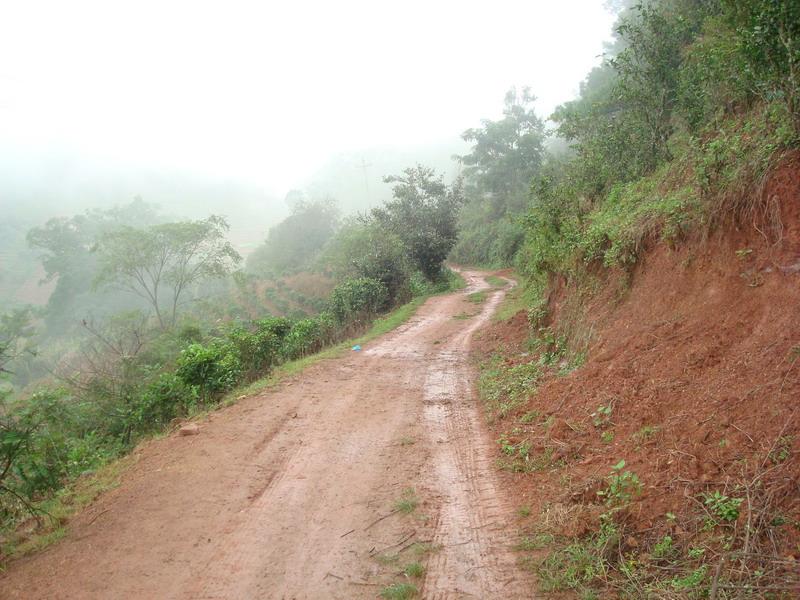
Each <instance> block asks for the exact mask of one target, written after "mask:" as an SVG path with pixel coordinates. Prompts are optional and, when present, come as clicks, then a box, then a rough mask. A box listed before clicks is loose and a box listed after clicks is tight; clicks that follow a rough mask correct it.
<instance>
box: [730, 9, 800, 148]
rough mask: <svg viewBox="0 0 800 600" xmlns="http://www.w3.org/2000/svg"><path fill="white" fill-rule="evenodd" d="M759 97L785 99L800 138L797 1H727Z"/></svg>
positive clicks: (799, 34)
mask: <svg viewBox="0 0 800 600" xmlns="http://www.w3.org/2000/svg"><path fill="white" fill-rule="evenodd" d="M723 5H724V7H725V11H726V17H727V19H728V21H729V22H730V23H731V25H732V26H733V27H734V28H735V30H736V37H737V41H738V44H739V47H740V49H741V51H742V54H743V56H744V57H745V60H746V61H747V64H748V70H749V71H750V72H751V73H752V74H753V78H754V79H755V83H756V93H757V94H758V95H759V96H761V97H762V98H765V99H767V100H773V99H776V98H779V99H781V100H782V101H783V102H784V103H785V105H786V107H787V109H788V111H789V114H790V115H791V117H792V120H793V123H794V128H795V132H796V133H797V134H798V135H800V3H798V2H797V0H724V2H723Z"/></svg>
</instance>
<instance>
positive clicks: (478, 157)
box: [458, 88, 545, 217]
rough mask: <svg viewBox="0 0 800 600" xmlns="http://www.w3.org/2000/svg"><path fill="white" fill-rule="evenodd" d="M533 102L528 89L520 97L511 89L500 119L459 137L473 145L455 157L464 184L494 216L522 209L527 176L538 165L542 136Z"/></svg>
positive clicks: (468, 130)
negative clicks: (459, 162)
mask: <svg viewBox="0 0 800 600" xmlns="http://www.w3.org/2000/svg"><path fill="white" fill-rule="evenodd" d="M535 100H536V97H535V96H533V94H531V91H530V89H528V88H524V89H523V90H522V93H521V94H519V93H517V91H516V90H515V89H511V90H509V91H508V92H507V93H506V97H505V107H504V108H503V118H502V119H500V120H499V121H490V120H484V121H483V122H482V124H481V127H478V128H474V129H467V130H466V131H465V132H464V133H463V134H462V135H461V137H462V138H463V139H464V140H465V141H467V142H471V143H473V147H472V151H471V152H470V153H469V154H465V155H464V156H459V157H458V158H459V160H460V161H461V163H462V164H463V165H464V166H465V169H464V176H465V179H466V181H467V184H468V185H469V186H470V187H471V188H472V189H473V191H474V192H477V195H478V196H480V197H481V198H484V199H488V200H489V202H490V205H491V207H492V211H493V213H494V216H495V217H499V216H501V215H503V214H505V213H506V212H517V211H518V210H519V209H521V208H524V205H525V197H526V192H527V189H528V185H529V184H530V181H531V177H533V176H534V175H535V174H536V172H537V171H538V169H539V168H540V166H541V164H542V156H543V153H544V140H545V133H544V124H543V123H542V120H541V119H540V118H539V117H537V116H536V113H535V111H534V109H533V103H534V101H535Z"/></svg>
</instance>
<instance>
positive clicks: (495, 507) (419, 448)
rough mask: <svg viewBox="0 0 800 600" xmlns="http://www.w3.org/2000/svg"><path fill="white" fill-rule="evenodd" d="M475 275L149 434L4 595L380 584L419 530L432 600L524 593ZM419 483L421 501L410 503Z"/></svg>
mask: <svg viewBox="0 0 800 600" xmlns="http://www.w3.org/2000/svg"><path fill="white" fill-rule="evenodd" d="M464 275H465V277H466V278H467V279H468V282H469V287H468V289H467V290H466V291H465V292H460V293H457V294H449V295H445V296H439V297H435V298H431V299H430V300H428V302H426V303H425V305H423V306H422V307H421V308H420V310H419V311H418V313H417V315H415V317H413V318H412V319H411V320H410V321H409V322H408V323H406V324H405V325H403V326H401V327H400V328H398V329H396V330H395V331H394V332H392V333H390V334H388V335H386V336H384V337H382V338H380V339H378V340H376V341H374V342H373V343H371V344H370V345H369V347H368V348H366V349H365V350H364V351H363V352H360V353H358V352H351V353H349V354H348V355H347V356H345V357H342V358H335V359H330V360H324V361H320V362H319V363H317V364H315V365H313V366H312V367H310V368H308V369H306V370H305V371H304V372H303V373H302V374H300V375H298V376H296V377H294V378H293V379H292V380H290V381H287V382H285V383H283V384H280V385H279V386H277V387H276V389H274V390H270V391H267V392H265V393H263V394H261V395H258V396H256V397H253V398H247V399H244V400H242V401H240V402H239V403H237V404H236V405H235V406H232V407H230V408H227V409H223V410H220V411H218V412H216V413H213V414H212V415H210V416H209V417H208V419H207V421H206V422H204V423H202V424H201V432H200V434H199V435H197V436H192V437H178V436H169V437H167V438H164V439H161V440H155V441H153V442H150V443H148V444H145V445H143V446H142V447H141V448H140V449H139V450H138V452H137V455H138V460H137V462H136V464H135V466H134V467H132V468H131V469H130V471H129V472H128V473H127V474H126V475H125V477H124V478H123V482H122V484H121V485H120V487H119V488H117V489H115V490H113V491H112V492H110V493H107V494H105V495H104V496H103V497H101V498H100V499H99V500H98V501H97V502H95V504H93V505H92V506H91V507H90V508H89V509H87V510H86V511H85V512H84V514H82V515H79V516H78V517H76V519H75V520H74V522H73V523H72V524H71V527H70V535H68V536H67V538H66V539H65V540H63V541H62V542H61V543H59V544H56V545H55V546H53V547H52V548H51V549H49V550H48V551H46V552H44V553H41V554H39V555H37V556H33V557H31V558H29V559H25V560H21V561H18V562H17V563H15V564H13V565H12V566H11V568H10V569H9V570H8V572H7V573H6V574H4V575H3V576H2V579H0V595H1V597H3V598H6V597H8V598H137V599H138V598H180V599H183V598H186V599H189V598H192V599H195V598H220V599H221V598H225V599H229V598H242V599H251V598H286V599H289V598H298V599H299V598H375V597H376V596H377V594H378V593H379V591H380V589H381V588H382V587H383V586H384V585H386V584H388V583H391V582H393V581H398V580H400V577H399V576H398V571H399V570H400V568H401V567H402V564H403V561H406V560H414V557H413V556H412V555H411V554H410V553H412V552H413V551H414V549H415V547H414V546H412V544H414V542H426V543H428V544H431V545H432V546H433V547H434V548H438V549H435V550H434V551H432V552H430V553H427V554H426V555H424V557H423V558H422V560H423V562H426V564H427V570H426V574H425V577H424V581H423V582H422V583H421V585H420V587H421V592H422V594H421V595H422V597H424V598H436V599H450V598H509V599H513V598H529V597H531V595H532V594H531V592H530V590H531V589H532V584H531V582H530V580H529V579H528V576H527V575H526V574H524V573H523V572H521V571H520V570H519V569H518V568H517V566H516V562H515V556H514V554H513V552H512V551H511V545H512V543H513V540H512V536H513V534H514V533H515V529H514V526H513V520H514V517H513V511H512V510H511V508H510V507H508V506H506V505H505V504H504V502H503V499H502V494H501V493H500V490H499V489H498V483H497V481H496V476H495V473H494V467H493V464H492V450H491V447H490V441H488V440H487V439H486V437H485V432H484V431H483V428H482V421H481V415H480V411H479V409H478V406H477V402H476V399H475V395H474V393H473V390H472V383H471V382H472V380H473V379H474V373H472V372H471V369H470V367H469V362H468V349H469V342H470V338H471V336H472V335H473V333H474V332H475V331H476V330H477V329H478V328H479V327H480V326H481V325H482V324H483V323H485V322H486V320H487V319H488V318H489V317H490V316H491V314H492V312H493V310H494V309H495V307H496V305H497V303H498V302H499V301H500V299H501V296H502V295H503V293H504V292H503V291H493V292H491V294H490V296H489V299H488V300H487V301H486V302H485V303H484V304H483V305H482V306H481V307H476V306H475V305H474V304H471V303H469V302H467V301H466V300H465V296H466V294H467V293H469V292H473V291H476V290H478V289H483V288H486V287H488V286H487V285H486V284H485V283H484V282H483V275H484V274H482V273H477V272H466V273H464ZM465 313H466V314H472V313H475V314H474V315H473V316H471V317H470V318H459V319H454V318H453V317H454V316H457V315H461V316H463V315H464V314H465ZM409 488H413V490H414V491H413V494H414V495H415V497H417V498H418V499H419V501H420V505H419V506H418V507H417V509H416V510H415V511H413V512H412V513H411V514H409V515H405V514H403V513H402V512H400V511H396V509H395V508H394V506H395V503H396V501H397V499H398V498H400V497H401V496H403V494H408V493H410V492H408V491H407V490H408V489H409ZM397 553H400V557H399V560H400V561H401V562H398V563H395V562H392V560H391V559H392V558H393V555H395V554H397Z"/></svg>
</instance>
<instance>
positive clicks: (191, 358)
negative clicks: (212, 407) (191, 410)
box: [175, 341, 242, 400]
mask: <svg viewBox="0 0 800 600" xmlns="http://www.w3.org/2000/svg"><path fill="white" fill-rule="evenodd" d="M175 374H176V375H177V376H178V377H179V378H180V379H181V380H182V381H183V382H184V383H185V384H186V385H190V386H197V388H198V389H199V391H200V395H201V396H202V398H203V399H204V400H208V399H209V398H211V397H213V396H214V395H217V394H220V393H222V392H225V391H227V390H229V389H231V388H233V387H234V386H235V385H236V384H237V383H238V382H239V379H240V377H241V375H242V363H241V361H240V360H239V356H238V352H237V351H236V349H235V348H234V347H233V346H231V345H228V344H224V343H222V342H220V341H214V342H212V343H211V344H209V345H207V346H204V345H203V344H190V345H189V346H187V347H186V348H185V349H184V350H183V351H181V354H180V357H179V358H178V368H177V369H176V371H175Z"/></svg>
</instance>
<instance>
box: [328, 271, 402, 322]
mask: <svg viewBox="0 0 800 600" xmlns="http://www.w3.org/2000/svg"><path fill="white" fill-rule="evenodd" d="M388 298H389V294H388V291H387V289H386V286H385V285H383V283H381V282H380V281H378V280H377V279H369V278H367V277H362V278H360V279H351V280H349V281H345V282H344V283H340V284H339V285H337V286H336V287H335V288H334V289H333V292H332V293H331V298H330V311H331V313H332V314H333V316H334V318H335V319H336V321H337V322H338V323H339V324H340V325H349V324H363V323H365V322H366V321H368V320H369V319H371V318H372V317H374V316H375V315H377V314H378V313H379V312H381V310H383V309H384V308H386V303H387V300H388Z"/></svg>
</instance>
